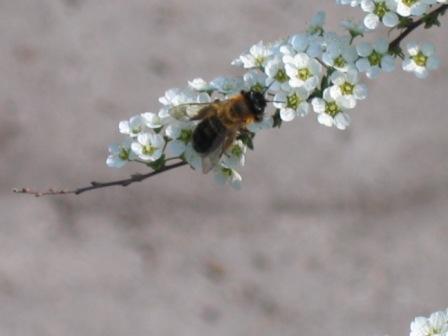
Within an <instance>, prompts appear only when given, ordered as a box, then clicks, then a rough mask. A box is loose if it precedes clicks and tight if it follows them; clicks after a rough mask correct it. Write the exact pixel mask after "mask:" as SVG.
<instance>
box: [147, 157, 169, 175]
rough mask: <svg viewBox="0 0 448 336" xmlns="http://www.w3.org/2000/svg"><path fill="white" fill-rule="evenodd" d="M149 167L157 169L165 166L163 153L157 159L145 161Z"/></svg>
mask: <svg viewBox="0 0 448 336" xmlns="http://www.w3.org/2000/svg"><path fill="white" fill-rule="evenodd" d="M147 165H148V166H149V167H151V168H152V169H153V170H155V171H157V170H160V169H162V168H163V167H165V154H163V155H162V156H161V157H160V158H159V159H158V160H156V161H153V162H149V163H147Z"/></svg>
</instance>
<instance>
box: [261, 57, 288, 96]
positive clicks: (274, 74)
mask: <svg viewBox="0 0 448 336" xmlns="http://www.w3.org/2000/svg"><path fill="white" fill-rule="evenodd" d="M264 71H265V72H266V74H267V76H268V77H267V78H266V82H265V85H266V87H267V86H269V85H270V87H269V89H270V90H273V91H278V90H284V91H287V90H289V84H288V82H289V77H288V75H287V74H286V70H285V65H284V64H283V61H282V59H281V57H280V56H277V57H275V58H273V59H272V60H270V61H269V62H268V63H267V64H266V67H265V69H264Z"/></svg>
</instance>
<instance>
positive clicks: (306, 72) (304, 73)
mask: <svg viewBox="0 0 448 336" xmlns="http://www.w3.org/2000/svg"><path fill="white" fill-rule="evenodd" d="M312 76H313V75H312V74H311V71H310V69H308V68H303V69H299V70H298V71H297V77H299V78H300V79H301V80H303V81H306V80H307V79H309V78H310V77H312Z"/></svg>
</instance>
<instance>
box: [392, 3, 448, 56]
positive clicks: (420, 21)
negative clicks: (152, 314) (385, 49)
mask: <svg viewBox="0 0 448 336" xmlns="http://www.w3.org/2000/svg"><path fill="white" fill-rule="evenodd" d="M447 9H448V5H442V6H440V7H438V8H436V9H435V10H433V11H432V12H429V13H428V14H426V15H424V16H422V17H421V18H420V19H418V20H417V21H413V22H412V23H410V24H409V25H408V26H407V27H406V29H405V30H403V31H402V32H401V33H400V35H398V36H397V37H396V38H395V39H394V40H393V41H392V42H391V43H390V44H389V49H390V50H395V49H397V48H398V47H400V43H401V41H403V39H405V38H406V36H408V35H409V34H410V33H412V32H413V31H414V30H415V29H416V28H418V27H420V26H421V25H422V24H423V23H425V21H426V19H427V18H428V17H431V16H438V15H439V14H441V13H443V12H444V11H446V10H447Z"/></svg>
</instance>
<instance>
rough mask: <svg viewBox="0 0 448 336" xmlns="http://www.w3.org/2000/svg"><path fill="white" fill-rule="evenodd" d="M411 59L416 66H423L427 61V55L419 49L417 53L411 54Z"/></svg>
mask: <svg viewBox="0 0 448 336" xmlns="http://www.w3.org/2000/svg"><path fill="white" fill-rule="evenodd" d="M412 60H413V61H414V62H415V64H417V65H418V66H421V67H424V66H426V63H427V62H428V56H426V55H425V54H423V53H422V52H421V51H419V52H418V54H417V55H415V56H412Z"/></svg>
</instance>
